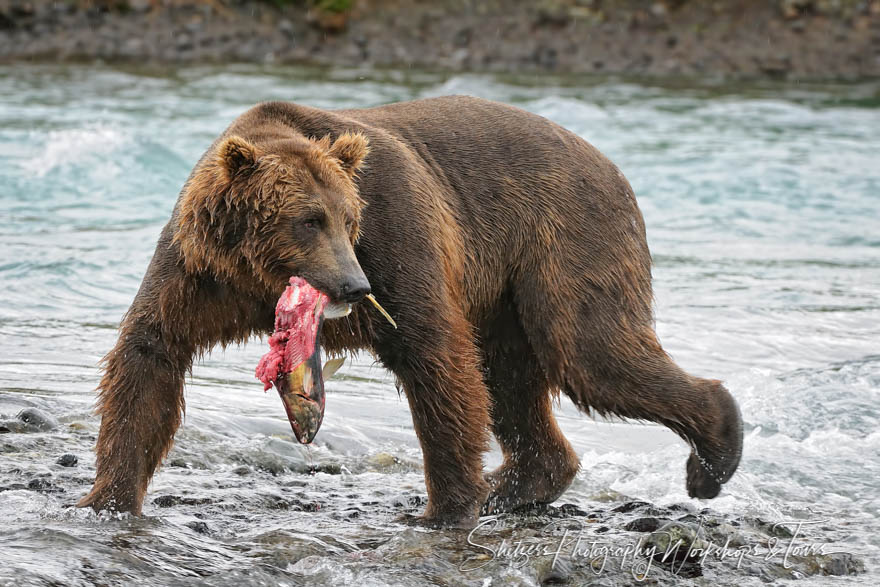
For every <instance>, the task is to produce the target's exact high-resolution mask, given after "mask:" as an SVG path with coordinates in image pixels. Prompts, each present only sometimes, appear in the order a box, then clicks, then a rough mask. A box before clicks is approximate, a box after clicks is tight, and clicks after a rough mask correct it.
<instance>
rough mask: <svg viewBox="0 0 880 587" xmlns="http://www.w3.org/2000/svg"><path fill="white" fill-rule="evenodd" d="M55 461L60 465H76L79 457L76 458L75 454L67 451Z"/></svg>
mask: <svg viewBox="0 0 880 587" xmlns="http://www.w3.org/2000/svg"><path fill="white" fill-rule="evenodd" d="M55 462H56V463H58V464H59V465H61V466H62V467H75V466H76V465H77V463H78V462H79V459H78V458H77V456H76V455H72V454H70V453H67V454H63V455H61V456H60V457H58V460H57V461H55Z"/></svg>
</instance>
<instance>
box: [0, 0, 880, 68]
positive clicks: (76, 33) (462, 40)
mask: <svg viewBox="0 0 880 587" xmlns="http://www.w3.org/2000/svg"><path fill="white" fill-rule="evenodd" d="M108 1H112V0H102V2H103V3H102V4H100V5H99V4H96V3H95V2H94V1H93V0H81V1H80V2H76V1H75V0H73V1H70V2H67V1H65V2H60V1H52V0H0V63H6V64H10V63H12V64H14V63H22V62H56V63H57V62H71V63H72V62H89V61H102V62H106V63H115V64H124V63H136V64H139V65H166V64H167V65H190V64H206V65H209V64H218V65H219V64H224V63H259V64H278V65H281V64H297V65H312V66H318V67H326V66H341V67H376V68H417V69H429V70H444V71H451V72H487V73H515V74H523V73H526V74H528V73H555V74H590V73H598V74H623V75H636V76H644V77H660V78H662V77H692V76H696V77H703V76H710V77H720V78H724V79H780V80H790V81H798V80H803V81H820V80H822V81H830V80H849V81H852V80H862V79H872V78H880V0H863V1H860V2H856V1H850V0H838V1H837V2H821V1H816V2H813V1H810V0H784V1H782V2H779V1H770V2H755V1H751V0H746V1H744V2H732V1H730V0H725V1H717V2H713V3H707V2H698V1H696V0H667V1H666V2H657V1H654V2H651V1H647V0H622V1H620V2H614V3H613V6H612V7H605V6H604V5H606V4H612V3H610V2H609V1H608V0H605V1H604V2H601V1H598V0H539V1H537V2H525V1H521V0H513V1H510V2H502V1H501V0H494V1H492V0H490V1H488V2H470V1H468V0H455V1H450V0H445V1H441V2H436V3H416V2H413V1H411V0H410V1H406V0H399V1H394V0H360V1H358V2H356V3H355V5H354V8H353V9H352V10H351V11H350V12H348V13H346V14H345V15H343V16H344V18H343V20H342V21H341V22H342V26H341V27H340V21H339V20H338V19H337V21H335V22H330V21H326V18H325V17H326V15H323V16H322V15H321V14H317V13H316V12H315V10H314V9H310V8H308V6H306V5H305V4H303V3H294V4H278V5H276V4H267V3H264V2H253V1H245V2H241V3H237V4H232V3H229V4H227V3H223V2H220V0H119V2H124V4H123V3H117V4H112V5H111V4H108V3H107V2H108ZM790 6H794V7H795V9H794V10H793V12H792V11H788V12H786V7H790ZM823 7H824V8H823ZM322 19H324V20H322Z"/></svg>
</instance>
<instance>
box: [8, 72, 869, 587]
mask: <svg viewBox="0 0 880 587" xmlns="http://www.w3.org/2000/svg"><path fill="white" fill-rule="evenodd" d="M452 93H467V94H474V95H479V96H483V97H486V98H491V99H496V100H501V101H505V102H509V103H512V104H515V105H517V106H520V107H522V108H525V109H528V110H531V111H533V112H536V113H538V114H541V115H543V116H546V117H548V118H550V119H552V120H554V121H556V122H558V123H560V124H562V125H564V126H566V127H567V128H569V129H571V130H572V131H574V132H576V133H578V134H580V135H581V136H583V137H584V138H586V139H587V140H589V141H590V142H592V143H593V144H594V145H596V146H597V147H598V148H599V149H601V150H602V151H603V152H604V153H605V154H606V155H608V156H609V157H610V158H611V159H612V160H613V161H615V162H616V163H617V164H618V165H619V167H620V168H621V169H622V171H623V172H624V173H625V174H626V175H627V177H628V178H629V180H630V182H631V183H632V185H633V187H634V189H635V192H636V194H637V196H638V198H639V202H640V205H641V208H642V211H643V213H644V216H645V220H646V224H647V230H648V240H649V243H650V245H651V249H652V253H653V255H654V262H655V266H654V279H655V297H656V317H657V329H658V332H659V335H660V337H661V340H662V342H663V344H664V346H665V348H666V349H667V350H668V351H669V352H670V353H671V354H672V355H673V356H674V358H675V359H676V360H677V361H678V362H679V364H681V365H682V366H683V367H685V368H686V369H687V370H689V371H690V372H692V373H694V374H698V375H702V376H707V377H713V378H719V379H723V380H724V381H725V382H726V384H727V386H728V388H729V389H730V390H731V392H732V393H733V394H734V395H735V396H736V398H737V400H738V401H739V403H740V406H741V408H742V412H743V417H744V420H745V427H746V428H745V434H746V442H745V451H744V456H743V462H742V465H741V467H740V469H739V472H738V473H737V474H736V476H734V478H733V479H732V480H731V481H730V483H728V484H727V485H726V486H725V489H724V491H723V493H722V494H721V496H720V497H718V498H717V499H715V500H713V501H711V502H699V501H697V500H691V499H689V498H688V497H687V495H686V493H685V490H684V462H685V458H686V455H687V448H686V447H685V446H684V444H683V442H681V441H680V440H678V439H677V437H675V436H674V435H672V434H671V433H670V432H668V431H667V430H665V429H663V428H659V427H656V426H650V425H639V424H633V423H623V422H606V421H597V420H592V419H590V418H589V417H587V416H583V415H579V414H578V413H577V412H576V411H575V410H574V409H573V408H572V407H571V405H570V404H569V403H568V402H566V401H563V402H562V403H561V405H560V406H559V407H558V410H557V413H558V418H559V420H560V423H561V426H562V428H563V429H564V431H565V433H566V435H567V436H568V438H569V439H570V440H571V441H572V444H573V445H574V446H575V448H576V450H577V452H578V454H579V455H580V456H581V459H582V470H581V471H580V473H579V474H578V476H577V479H576V480H575V482H574V484H573V485H572V487H571V489H570V490H569V491H568V492H567V493H566V494H565V495H564V496H563V497H562V498H561V499H560V500H559V501H558V502H557V504H556V505H562V504H568V505H566V506H565V507H563V508H560V509H552V508H551V509H548V510H542V511H536V512H532V513H529V514H523V515H520V516H512V517H511V516H507V517H504V518H503V520H504V522H505V524H507V526H506V528H505V529H497V531H494V530H493V528H488V529H484V531H482V534H481V535H480V536H481V538H480V539H479V540H473V539H472V542H479V544H481V545H482V546H483V548H480V547H479V546H475V545H473V544H468V536H467V533H465V532H460V531H429V530H423V529H421V528H418V527H414V526H411V525H409V524H407V523H405V518H402V517H401V515H402V514H417V513H419V511H420V509H421V507H422V505H423V503H424V498H425V488H424V482H423V478H422V470H421V453H420V450H419V446H418V443H417V441H416V438H415V434H414V432H413V429H412V424H411V420H410V416H409V413H408V408H407V405H406V401H405V400H404V399H403V398H401V397H400V396H399V395H398V393H397V391H396V389H395V387H394V381H393V378H392V377H391V376H390V375H389V374H388V373H387V372H386V371H384V370H383V369H382V368H381V366H380V365H378V364H375V363H374V362H373V360H372V359H371V358H370V357H367V356H361V357H357V358H355V360H353V361H350V362H349V363H348V364H347V365H346V366H345V367H344V368H343V369H342V371H341V376H338V377H337V378H336V379H334V380H332V381H331V382H329V383H328V395H327V412H326V417H325V420H324V426H323V428H322V430H321V432H320V434H319V435H318V438H317V440H316V442H315V444H314V445H313V446H311V447H309V448H305V447H302V446H299V445H297V444H296V443H295V441H294V439H293V437H292V434H291V431H290V428H289V425H288V423H287V420H286V418H285V415H284V411H283V409H282V406H281V403H280V400H279V399H278V397H277V396H276V395H275V394H274V393H269V394H264V393H263V392H262V390H261V389H262V388H261V385H260V383H259V382H257V381H256V380H255V379H254V375H253V371H254V367H255V365H256V363H257V361H258V359H259V357H260V355H261V354H262V353H263V352H264V351H265V344H264V341H263V342H261V341H259V340H254V341H251V343H250V344H249V345H246V346H245V347H242V348H233V349H228V350H227V351H225V352H222V351H220V350H217V351H215V352H214V353H213V354H212V355H211V356H210V357H208V358H207V359H205V360H204V361H202V362H201V363H200V364H198V365H196V366H195V367H194V369H193V372H192V377H191V378H190V379H188V386H187V407H188V410H187V415H186V420H185V423H184V425H183V426H182V428H181V429H180V431H179V432H178V434H177V437H176V444H175V447H174V449H173V450H172V452H171V454H170V456H169V457H168V459H167V460H166V462H165V464H164V466H163V467H162V468H161V469H160V470H159V472H158V474H157V475H156V477H155V478H154V481H153V483H152V485H151V487H150V490H149V492H148V495H147V499H146V502H145V507H144V514H145V515H144V517H143V518H140V519H137V518H131V517H128V516H121V517H119V518H113V517H111V516H107V515H102V516H99V515H96V514H94V513H92V512H88V511H82V510H77V509H75V508H73V507H72V504H73V503H75V502H76V501H77V500H78V499H79V498H80V497H81V496H82V495H84V494H85V493H86V491H87V490H88V489H89V487H90V484H91V481H92V479H93V476H94V455H93V452H92V448H93V446H94V441H95V438H96V435H97V431H98V426H99V421H98V419H97V418H96V417H95V416H94V415H92V411H91V410H92V407H93V402H94V399H95V396H94V389H95V386H96V385H97V382H98V379H99V371H98V367H97V363H98V361H99V360H100V358H101V357H102V355H103V354H104V353H106V352H107V351H108V350H109V349H110V348H111V347H112V346H113V344H114V341H115V334H116V332H115V329H116V327H117V325H118V322H119V319H120V318H121V316H122V314H123V312H124V311H125V310H126V308H127V307H128V304H129V303H130V302H131V300H132V298H133V296H134V294H135V292H136V290H137V288H138V285H139V283H140V279H141V277H142V276H143V273H144V270H145V268H146V266H147V263H148V261H149V259H150V255H151V254H152V252H153V249H154V246H155V241H156V238H157V236H158V234H159V232H160V229H161V227H162V226H163V224H164V223H165V222H166V220H167V218H168V216H169V214H170V212H171V209H172V207H173V204H174V201H175V198H176V195H177V192H178V190H179V189H180V186H181V185H182V183H183V181H184V180H185V178H186V176H187V175H188V173H189V171H190V169H191V168H192V166H193V165H194V164H195V162H196V160H197V159H198V158H199V156H200V155H201V154H202V152H203V151H204V150H205V149H206V148H207V147H208V145H209V144H210V143H211V142H212V140H213V139H214V138H215V136H216V135H217V134H218V133H219V132H220V131H222V129H223V128H224V127H225V126H226V125H227V124H228V123H229V122H230V121H231V120H232V119H233V118H234V117H235V116H237V115H238V114H239V113H241V112H242V111H244V110H245V109H246V108H248V107H249V106H251V105H253V104H254V103H256V102H259V101H262V100H268V99H283V100H291V101H299V102H303V103H306V104H310V105H314V106H319V107H326V108H339V107H358V106H368V105H375V104H381V103H386V102H392V101H397V100H405V99H412V98H418V97H425V96H436V95H443V94H452ZM438 124H442V121H438ZM878 153H880V86H878V85H877V84H868V83H865V84H854V85H830V84H829V85H807V84H789V85H785V86H783V85H775V84H770V83H767V84H763V85H751V86H736V87H731V86H727V85H723V84H718V83H713V82H700V83H696V82H681V83H676V84H667V85H664V86H660V85H656V84H652V83H650V82H638V81H633V80H625V79H602V78H587V79H570V78H551V77H527V78H504V77H492V76H480V75H458V76H452V77H450V76H444V75H440V74H430V73H417V72H410V71H383V72H370V71H351V70H346V71H332V72H327V71H318V70H304V69H281V68H265V69H261V68H254V67H228V68H186V69H180V70H175V71H172V72H167V71H164V72H156V71H134V70H120V69H113V68H107V67H87V66H69V67H56V66H22V65H16V66H4V67H0V300H2V302H0V430H4V431H5V432H4V433H2V434H0V561H2V562H0V584H10V585H31V584H33V585H89V584H131V583H134V582H139V583H141V584H162V585H172V584H179V585H195V584H217V585H221V584H240V585H246V584H287V585H300V584H302V585H337V584H342V583H347V584H351V583H354V582H356V583H358V584H361V585H423V584H444V585H459V584H473V585H508V584H522V585H533V584H537V583H539V582H540V581H542V580H545V579H551V580H552V579H553V578H554V577H555V578H556V579H557V580H563V579H565V577H566V576H567V577H568V579H569V580H570V581H572V582H573V583H575V584H577V583H579V582H582V581H585V580H587V579H588V578H591V577H592V578H593V579H594V580H596V581H599V582H602V583H606V584H619V583H621V582H623V583H627V582H628V583H633V582H635V581H636V579H635V578H634V577H633V575H632V573H631V572H630V571H631V570H630V569H629V568H627V567H626V564H625V563H626V561H623V562H621V560H620V556H619V553H612V555H611V556H609V557H606V562H607V566H606V567H603V568H598V567H597V563H596V562H595V560H594V561H593V563H592V565H593V566H592V571H591V568H590V562H589V560H588V559H587V558H586V557H583V556H581V557H577V556H573V555H572V556H569V557H568V561H567V562H566V561H562V562H560V563H559V564H557V565H555V566H554V565H549V566H548V563H549V562H550V560H549V557H546V556H539V555H536V554H535V553H532V555H531V556H528V557H526V558H523V557H522V556H520V557H519V558H514V559H511V557H505V556H502V553H501V552H499V551H498V548H497V546H498V545H499V544H500V541H501V540H502V538H507V539H508V540H509V541H510V542H511V543H512V542H515V541H516V540H517V539H522V538H523V537H527V538H529V539H533V540H535V541H538V540H544V542H545V543H546V542H548V541H553V540H556V539H558V538H559V532H558V531H557V532H556V533H555V534H554V532H553V531H552V529H551V530H547V529H546V528H543V526H542V525H543V524H544V523H546V522H547V521H548V520H551V521H552V520H562V519H565V520H567V521H568V522H571V521H572V520H576V521H578V523H579V524H580V526H581V527H582V529H585V532H586V535H587V536H588V537H590V539H591V540H593V541H594V542H604V543H608V544H616V545H618V546H620V545H626V544H630V543H632V542H634V541H635V540H637V539H638V538H639V537H640V536H641V535H642V534H640V533H639V532H636V531H634V530H632V529H625V528H624V526H625V525H627V524H629V523H630V522H632V520H633V519H635V518H638V517H639V516H642V518H643V519H645V517H646V516H647V517H648V518H650V517H651V516H654V517H656V518H662V519H670V518H672V517H676V518H677V517H682V516H684V517H685V518H687V519H690V520H694V519H700V520H703V519H705V520H708V524H709V525H714V527H715V529H716V530H713V532H715V533H714V534H712V533H710V534H708V536H709V537H710V538H712V537H715V536H717V535H718V532H717V529H718V528H726V529H727V530H728V531H729V532H730V533H735V534H736V535H737V536H738V541H739V545H740V546H741V547H744V548H747V549H749V550H748V552H747V553H746V554H745V555H743V556H741V557H740V559H739V562H740V564H739V565H738V564H737V560H736V559H732V558H726V559H725V558H723V557H720V558H713V559H711V560H706V561H705V562H704V564H703V567H702V571H701V572H702V575H703V578H695V579H692V580H693V581H696V582H697V583H702V584H729V585H742V584H763V582H765V581H773V580H778V579H780V578H786V577H799V578H805V582H806V583H807V584H825V583H826V582H827V581H830V580H831V579H829V578H828V577H826V576H825V575H826V574H827V573H829V572H841V569H842V572H844V573H849V572H857V574H853V575H850V576H849V577H848V578H840V579H837V581H839V582H844V583H846V584H860V585H874V584H877V582H878V580H880V579H878V575H877V574H875V573H876V572H877V571H876V569H877V568H878V565H880V538H878V536H880V523H878V515H880V481H878V479H880V344H878V343H880V155H878ZM28 408H31V409H33V408H35V409H37V410H39V411H38V412H34V411H33V410H31V411H25V412H24V413H23V414H21V411H22V410H27V409H28ZM29 414H30V416H28V415H29ZM41 415H42V416H44V417H46V418H47V419H48V421H47V422H46V423H45V426H41V425H40V422H38V421H37V420H38V417H39V416H41ZM23 420H30V421H29V422H24V421H23ZM63 455H73V456H72V457H71V456H68V457H66V459H67V462H66V463H65V464H68V465H69V464H72V461H73V457H76V460H77V464H76V465H75V466H63V465H62V464H59V462H58V460H59V458H61V457H62V456H63ZM499 461H500V454H499V452H498V450H497V448H496V449H494V450H493V451H492V452H491V453H490V454H489V455H487V457H486V464H487V467H492V466H495V465H497V464H498V462H499ZM640 502H647V503H640ZM704 508H708V509H704ZM639 511H641V512H642V513H641V514H638V512H639ZM633 512H636V513H633ZM798 521H799V522H801V523H802V526H800V527H798V525H797V523H798ZM776 523H783V524H784V525H785V527H786V528H788V530H789V531H787V532H780V531H777V530H774V529H773V524H776ZM792 529H793V531H791V530H792ZM791 534H794V536H791ZM774 535H775V536H777V537H779V536H781V537H782V538H781V543H780V544H781V545H782V546H785V544H786V541H788V542H787V544H788V547H791V546H792V545H795V546H803V545H812V546H813V547H814V548H819V547H821V548H824V549H825V550H824V551H823V553H824V554H823V553H819V555H816V553H815V552H814V553H812V554H811V555H810V556H812V558H810V556H806V555H804V556H803V557H801V558H798V555H799V554H802V553H799V552H794V551H791V552H789V553H788V554H789V555H790V556H789V559H788V560H783V559H784V558H785V557H784V553H783V552H781V551H778V550H777V551H773V550H772V548H773V546H774V539H773V536H774ZM762 548H765V549H767V548H769V549H770V550H769V552H766V551H762V550H761V549H762ZM487 549H491V551H494V552H495V553H496V555H497V556H495V557H494V560H493V556H492V554H491V552H490V550H487ZM832 552H845V553H849V554H851V555H852V557H849V558H846V559H845V560H843V559H836V563H834V562H833V561H832V562H829V561H830V560H831V559H830V558H828V556H830V555H827V553H832ZM569 554H572V553H569ZM813 555H816V556H813ZM822 556H825V558H822ZM562 558H565V555H563V557H562ZM590 560H592V559H590ZM841 560H843V562H841ZM468 561H470V562H471V563H473V562H474V561H477V562H479V564H471V566H478V567H480V568H478V569H476V570H462V565H463V564H465V563H467V562H468ZM823 561H824V562H823ZM563 563H565V564H563ZM835 564H836V565H837V566H836V567H835ZM841 565H842V566H841ZM465 568H467V567H465ZM560 569H561V570H560ZM834 569H837V570H836V571H835V570H834ZM554 572H555V573H557V575H553V573H554ZM591 572H592V575H591V574H590V573H591ZM548 573H550V574H549V575H548ZM559 573H561V574H562V575H559ZM649 578H650V579H651V580H653V581H659V582H660V583H661V584H667V583H668V584H672V583H676V582H677V581H678V579H677V578H676V577H674V576H673V571H672V570H670V569H669V568H661V566H660V565H656V566H654V567H653V568H651V569H650V576H649Z"/></svg>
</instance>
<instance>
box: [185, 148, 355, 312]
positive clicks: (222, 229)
mask: <svg viewBox="0 0 880 587" xmlns="http://www.w3.org/2000/svg"><path fill="white" fill-rule="evenodd" d="M258 136H259V135H258ZM368 152H369V144H368V141H367V138H366V137H365V136H364V135H363V134H360V133H344V134H341V135H339V136H337V137H336V138H335V139H333V138H331V137H330V136H325V137H323V138H321V139H314V138H306V137H302V136H284V137H277V136H271V135H269V138H264V137H263V136H260V138H259V139H251V140H248V139H246V138H243V137H242V136H239V135H234V134H231V135H227V136H225V137H223V138H221V139H219V140H218V141H217V143H215V145H214V146H213V147H212V149H211V150H210V151H209V152H208V154H207V155H206V156H205V157H204V158H203V159H202V161H201V162H200V163H199V165H198V166H197V168H196V170H195V171H194V172H193V174H192V176H191V177H190V180H189V181H188V182H187V184H186V186H185V187H184V189H183V192H182V195H181V199H180V202H179V209H178V214H177V231H176V234H175V237H174V240H175V242H176V243H177V244H178V245H179V247H180V251H181V255H182V257H183V262H184V265H185V267H186V269H187V270H188V271H190V272H193V273H210V274H212V275H213V276H214V277H215V278H217V279H220V280H222V281H227V282H230V283H234V284H235V285H236V286H237V287H239V288H241V289H245V290H251V291H253V292H254V293H258V294H271V295H277V294H278V293H280V292H281V291H282V290H283V289H284V287H285V286H286V284H287V282H288V280H289V279H290V277H291V276H292V275H297V276H300V277H303V278H305V279H306V280H307V281H308V282H309V283H310V284H312V286H314V287H315V288H317V289H320V290H321V291H323V292H324V293H326V294H327V295H328V296H329V297H330V299H331V300H332V301H334V302H355V301H358V300H360V299H361V298H362V297H363V296H364V295H366V294H368V293H369V291H370V286H369V282H368V281H367V278H366V276H365V275H364V273H363V271H362V270H361V268H360V265H359V264H358V262H357V259H356V257H355V254H354V248H353V246H354V243H355V241H356V240H357V238H358V233H359V226H360V220H361V213H362V210H363V208H364V202H363V200H362V199H361V197H360V195H359V193H358V189H357V185H356V183H355V179H356V174H357V172H358V170H359V169H360V168H361V166H362V164H363V161H364V158H365V157H366V156H367V154H368Z"/></svg>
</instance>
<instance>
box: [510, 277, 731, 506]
mask: <svg viewBox="0 0 880 587" xmlns="http://www.w3.org/2000/svg"><path fill="white" fill-rule="evenodd" d="M526 275H528V276H529V277H530V280H524V281H526V282H525V283H522V284H520V290H519V292H518V301H519V306H520V310H521V313H520V317H521V320H522V324H523V327H524V329H525V332H526V335H527V336H528V339H529V341H530V343H531V345H532V348H534V349H535V352H536V354H537V356H538V359H539V360H540V363H541V366H542V367H543V369H544V372H545V373H547V376H548V379H549V380H550V385H552V386H554V387H558V388H561V389H562V390H563V391H565V393H566V394H567V395H568V396H569V397H570V398H571V399H572V401H573V402H574V403H575V404H576V405H577V406H578V407H579V408H580V409H582V410H584V411H593V412H595V413H597V414H599V415H616V416H621V417H624V418H631V419H636V420H647V421H651V422H657V423H659V424H662V425H664V426H666V427H667V428H670V429H671V430H673V431H674V432H676V433H677V434H678V435H679V436H681V437H682V438H683V439H684V440H685V441H686V442H687V443H688V444H689V445H690V447H691V449H692V452H691V455H690V457H689V458H688V461H687V465H686V472H687V481H686V483H687V490H688V494H689V495H690V496H691V497H699V498H703V499H708V498H712V497H715V496H716V495H718V493H719V492H720V491H721V485H722V484H724V483H726V482H727V481H728V480H729V479H730V477H731V476H732V475H733V473H734V472H735V471H736V468H737V466H738V465H739V461H740V456H741V454H742V442H743V431H742V418H741V416H740V412H739V408H738V406H737V404H736V401H735V400H734V399H733V396H731V394H730V393H729V392H728V391H727V390H726V389H725V388H724V386H723V385H722V384H721V382H720V381H715V380H708V379H700V378H698V377H693V376H691V375H689V374H687V373H685V372H684V371H682V369H681V368H679V367H678V365H676V364H675V363H674V362H673V361H672V359H671V358H670V357H669V355H667V354H666V352H665V351H664V350H663V348H662V347H661V346H660V343H659V341H658V340H657V337H656V334H655V333H654V329H653V327H652V325H651V318H650V304H649V302H643V303H641V304H639V303H635V302H633V300H632V298H634V297H636V298H637V297H638V296H637V295H635V294H634V293H632V292H630V295H628V296H627V295H624V292H623V291H619V292H617V294H616V295H610V294H608V293H605V292H603V291H602V290H601V288H596V287H592V286H591V285H590V283H588V282H583V283H579V284H577V286H576V287H574V286H572V287H570V288H569V289H566V288H565V287H562V288H560V287H559V285H558V283H557V282H558V281H560V280H559V279H557V280H556V282H554V281H552V280H550V279H549V278H547V277H546V276H545V275H544V274H542V272H541V271H533V272H530V273H527V274H526ZM569 290H574V291H578V292H582V296H581V297H582V299H578V300H573V299H568V298H562V297H561V296H559V297H558V296H556V295H553V294H554V292H558V291H569ZM536 292H537V293H540V294H541V295H536ZM627 299H628V300H629V302H627V301H626V300H627Z"/></svg>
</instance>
